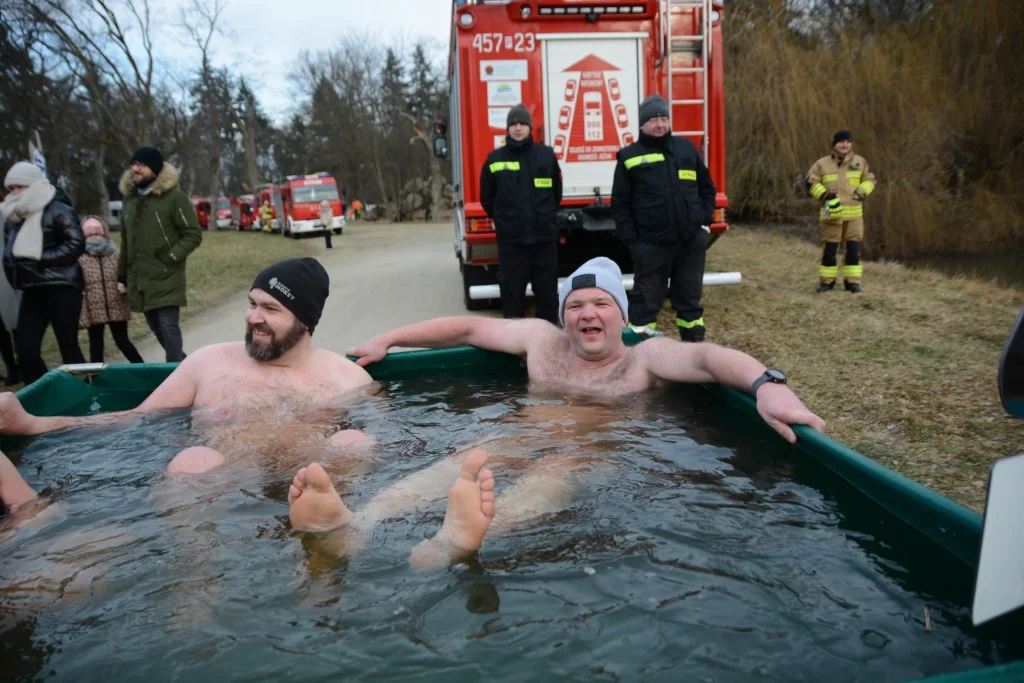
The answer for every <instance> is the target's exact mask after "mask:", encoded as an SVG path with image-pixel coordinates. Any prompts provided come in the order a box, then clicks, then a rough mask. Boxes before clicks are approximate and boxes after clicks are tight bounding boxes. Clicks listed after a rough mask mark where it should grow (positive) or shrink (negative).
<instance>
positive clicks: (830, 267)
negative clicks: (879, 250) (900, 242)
mask: <svg viewBox="0 0 1024 683" xmlns="http://www.w3.org/2000/svg"><path fill="white" fill-rule="evenodd" d="M807 191H808V193H809V194H810V195H811V196H812V197H814V198H815V199H817V200H818V201H820V202H822V207H821V209H820V211H819V213H818V225H819V228H820V232H821V247H822V249H821V264H820V265H819V266H818V289H817V290H815V291H817V292H818V293H819V294H820V293H822V292H830V291H832V290H833V289H835V286H836V279H837V278H838V277H839V260H838V254H839V247H840V246H843V245H845V246H843V287H844V288H845V289H846V291H847V292H850V293H851V294H859V293H860V291H861V287H860V283H861V278H862V277H863V276H864V266H863V265H862V264H861V262H860V246H861V242H863V241H864V200H865V199H867V197H868V195H870V194H871V193H872V192H874V191H875V174H874V173H872V172H871V170H870V169H869V168H868V162H867V159H865V158H864V157H862V156H860V155H859V154H854V153H853V135H851V134H850V131H848V130H840V131H836V133H835V135H833V136H832V151H831V152H830V153H829V155H828V156H825V157H822V158H820V159H818V160H817V161H815V162H814V165H813V166H811V170H810V171H808V172H807Z"/></svg>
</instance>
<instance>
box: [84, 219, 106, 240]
mask: <svg viewBox="0 0 1024 683" xmlns="http://www.w3.org/2000/svg"><path fill="white" fill-rule="evenodd" d="M82 234H83V235H85V236H86V237H95V236H104V237H105V236H106V235H107V234H108V233H107V225H106V223H104V222H103V219H102V218H100V217H99V216H86V217H85V219H84V220H83V221H82Z"/></svg>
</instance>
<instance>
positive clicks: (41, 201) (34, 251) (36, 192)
mask: <svg viewBox="0 0 1024 683" xmlns="http://www.w3.org/2000/svg"><path fill="white" fill-rule="evenodd" d="M55 194H57V188H55V187H54V186H53V185H51V184H50V183H49V181H47V180H37V181H36V182H34V183H32V184H31V185H29V186H28V187H27V188H26V189H24V190H22V191H21V192H20V193H18V194H10V195H7V199H5V200H4V201H3V203H2V204H0V216H3V218H4V220H5V221H9V222H11V223H21V227H20V228H18V234H17V236H16V237H15V238H14V248H13V251H12V253H13V254H14V257H15V258H27V259H32V260H33V261H38V260H39V259H40V258H41V257H42V255H43V209H45V208H46V207H47V205H48V204H49V203H50V202H52V201H53V197H54V195H55Z"/></svg>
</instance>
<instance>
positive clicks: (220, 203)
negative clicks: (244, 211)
mask: <svg viewBox="0 0 1024 683" xmlns="http://www.w3.org/2000/svg"><path fill="white" fill-rule="evenodd" d="M217 208H218V209H230V208H231V202H229V201H228V200H227V199H225V198H221V199H218V200H217Z"/></svg>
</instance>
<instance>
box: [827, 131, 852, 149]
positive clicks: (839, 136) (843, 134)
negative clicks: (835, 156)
mask: <svg viewBox="0 0 1024 683" xmlns="http://www.w3.org/2000/svg"><path fill="white" fill-rule="evenodd" d="M843 140H849V141H850V142H853V136H852V135H851V134H850V131H848V130H837V131H836V134H835V135H833V136H832V146H833V147H835V146H836V143H839V142H842V141H843Z"/></svg>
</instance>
